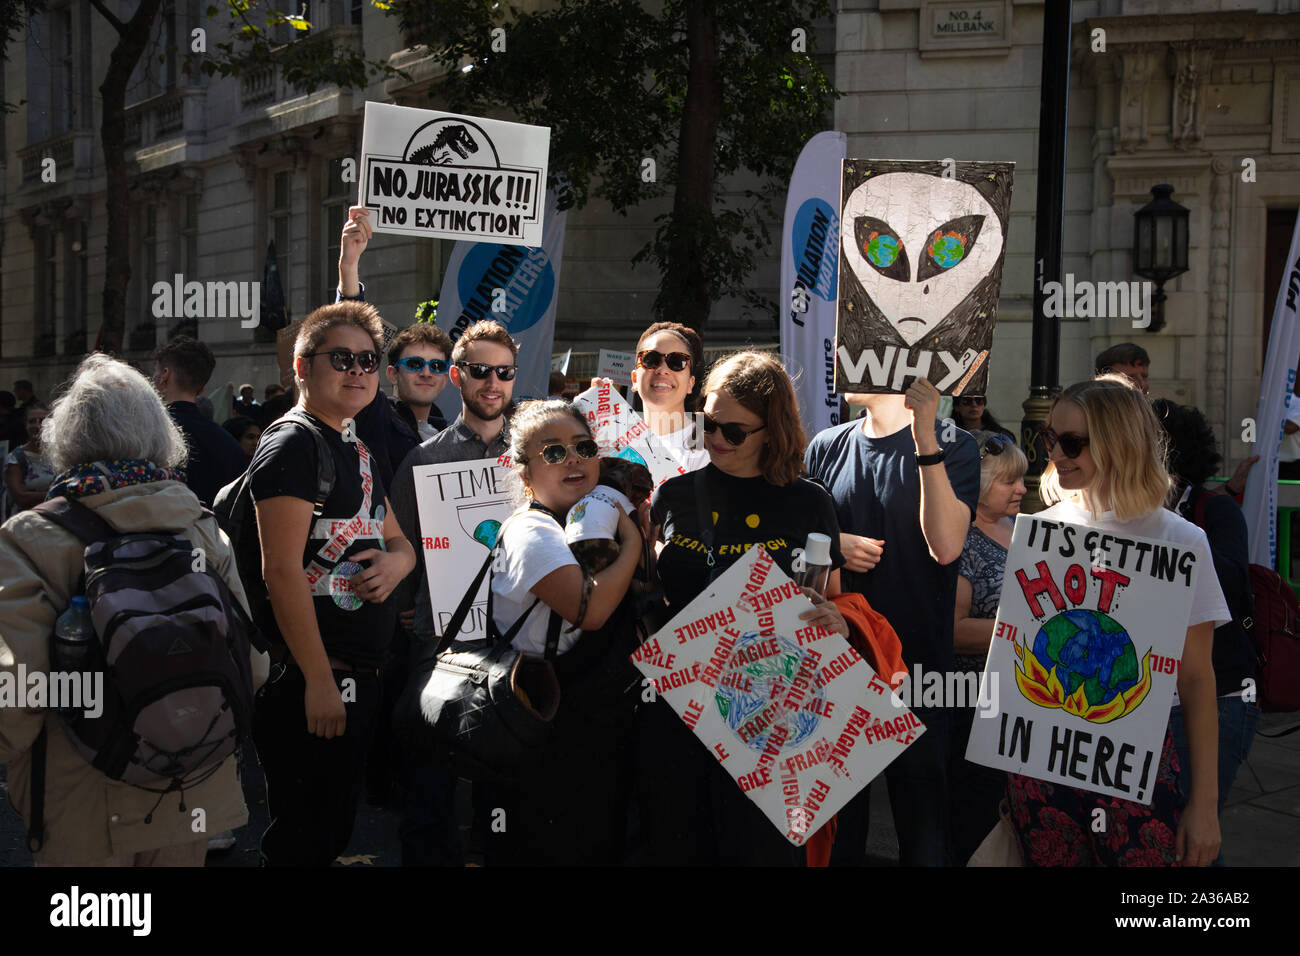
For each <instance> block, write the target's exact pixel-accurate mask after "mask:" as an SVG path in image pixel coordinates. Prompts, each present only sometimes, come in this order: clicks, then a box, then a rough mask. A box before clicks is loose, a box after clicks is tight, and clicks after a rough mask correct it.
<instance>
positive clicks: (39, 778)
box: [27, 724, 49, 853]
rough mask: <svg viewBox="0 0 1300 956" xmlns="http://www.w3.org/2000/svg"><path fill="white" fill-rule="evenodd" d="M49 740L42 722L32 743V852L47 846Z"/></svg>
mask: <svg viewBox="0 0 1300 956" xmlns="http://www.w3.org/2000/svg"><path fill="white" fill-rule="evenodd" d="M48 740H49V738H48V737H47V736H46V731H45V725H44V724H42V725H41V732H40V733H39V734H37V735H36V742H35V743H34V744H32V779H31V785H32V814H31V822H30V823H28V825H27V849H29V850H31V851H32V853H39V852H40V850H41V847H43V846H45V755H46V750H47V746H46V744H47V742H48Z"/></svg>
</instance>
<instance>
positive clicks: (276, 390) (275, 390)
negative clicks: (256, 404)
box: [262, 384, 284, 399]
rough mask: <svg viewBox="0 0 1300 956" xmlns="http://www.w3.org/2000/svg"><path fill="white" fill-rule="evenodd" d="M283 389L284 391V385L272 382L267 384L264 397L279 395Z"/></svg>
mask: <svg viewBox="0 0 1300 956" xmlns="http://www.w3.org/2000/svg"><path fill="white" fill-rule="evenodd" d="M283 391H284V386H283V385H275V384H271V385H268V386H266V391H264V392H263V393H262V398H263V399H267V398H271V397H272V396H275V395H279V394H280V393H281V392H283Z"/></svg>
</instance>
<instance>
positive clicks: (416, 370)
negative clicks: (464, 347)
mask: <svg viewBox="0 0 1300 956" xmlns="http://www.w3.org/2000/svg"><path fill="white" fill-rule="evenodd" d="M426 365H427V366H429V371H430V372H432V373H433V374H434V375H446V374H447V360H446V359H423V358H420V357H419V356H418V355H408V356H407V357H406V358H404V359H398V361H397V367H398V368H400V369H403V370H405V371H407V372H410V373H411V374H412V375H418V374H420V373H421V372H423V371H424V367H425V366H426Z"/></svg>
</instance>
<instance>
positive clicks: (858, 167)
mask: <svg viewBox="0 0 1300 956" xmlns="http://www.w3.org/2000/svg"><path fill="white" fill-rule="evenodd" d="M1014 168H1015V164H1014V163H984V162H980V163H974V162H962V163H959V162H955V161H953V160H945V161H943V162H914V161H906V160H864V159H846V160H845V161H844V165H843V181H842V187H841V193H840V269H839V317H838V321H837V324H836V363H835V388H836V391H841V392H846V391H847V392H902V391H905V390H906V388H907V386H908V385H910V384H911V382H912V380H913V379H914V378H916V377H917V376H924V377H925V378H928V379H929V380H930V381H931V382H933V383H934V384H935V385H936V386H937V387H938V388H939V391H940V392H942V393H943V394H945V395H960V394H963V393H971V394H983V392H984V388H985V383H986V381H987V378H988V357H989V350H990V348H991V346H992V344H993V325H994V322H995V320H996V318H997V304H998V292H999V289H1000V288H1001V283H1002V262H1003V257H1004V255H1005V252H1006V240H1007V226H1008V222H1009V217H1010V210H1011V181H1012V174H1013V170H1014Z"/></svg>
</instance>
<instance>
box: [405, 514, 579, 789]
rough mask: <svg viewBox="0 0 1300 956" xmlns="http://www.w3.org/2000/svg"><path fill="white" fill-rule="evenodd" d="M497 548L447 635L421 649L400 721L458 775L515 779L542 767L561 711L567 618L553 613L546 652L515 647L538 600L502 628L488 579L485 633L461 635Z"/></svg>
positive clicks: (420, 746)
mask: <svg viewBox="0 0 1300 956" xmlns="http://www.w3.org/2000/svg"><path fill="white" fill-rule="evenodd" d="M498 540H499V539H498ZM499 546H500V545H499V543H498V547H499ZM496 553H497V552H496V549H493V551H492V552H491V553H490V554H489V555H488V556H487V559H486V560H484V562H483V566H482V567H481V568H479V571H478V573H477V574H476V575H475V576H474V580H473V582H471V584H470V586H469V589H468V590H467V591H466V592H465V595H464V597H462V598H461V601H460V604H459V606H458V607H457V608H456V612H455V613H454V614H453V615H452V617H451V620H450V621H449V622H448V623H447V629H446V630H445V631H444V632H443V635H442V638H441V639H440V640H439V641H438V642H437V643H434V642H432V641H430V642H427V643H426V644H425V646H424V648H423V649H422V650H419V651H417V657H416V659H415V661H414V663H413V664H412V667H411V677H410V679H409V680H408V681H407V684H406V688H405V690H404V691H403V693H402V697H401V699H400V700H399V701H398V704H397V708H396V720H397V722H398V724H399V725H400V726H401V727H402V728H403V729H404V731H405V734H406V736H407V737H408V739H409V741H410V743H411V744H412V745H413V747H414V748H415V749H416V750H417V752H420V753H423V754H424V755H426V756H428V755H436V756H437V757H438V758H440V759H441V760H443V761H445V762H446V764H447V765H449V766H450V768H451V769H452V771H453V772H454V773H456V774H457V775H458V776H462V777H466V778H468V779H470V780H476V781H483V782H487V783H498V784H505V785H510V784H512V783H515V782H517V781H518V780H520V779H522V778H524V777H527V776H528V775H529V774H530V773H532V772H533V771H535V770H536V769H537V768H538V767H539V766H540V765H541V761H542V756H543V752H544V748H545V745H546V741H547V738H548V737H549V735H550V732H551V722H552V721H553V720H554V719H555V714H556V712H557V711H558V710H559V705H560V685H559V681H558V680H557V678H556V676H555V668H554V665H553V664H552V661H554V659H555V655H556V650H557V647H558V645H559V639H560V625H561V623H562V619H561V618H560V616H559V615H558V614H556V613H555V612H554V611H552V612H551V618H550V623H549V626H548V628H547V634H546V654H545V657H544V658H538V657H535V656H533V655H531V654H525V653H522V652H520V651H518V650H516V649H515V648H514V647H513V646H511V642H512V641H513V640H514V639H515V635H517V634H518V633H519V630H520V628H522V627H523V625H524V621H526V620H527V619H528V615H529V614H531V613H532V612H533V610H534V609H535V608H536V607H537V604H538V601H537V600H534V601H533V603H532V604H530V605H529V606H528V608H527V609H526V610H525V611H524V612H523V614H521V615H519V618H518V619H517V620H516V621H515V622H514V624H512V625H511V626H510V629H509V630H507V631H506V632H505V633H504V634H502V633H500V632H499V630H498V629H497V627H496V624H495V622H494V621H493V618H492V586H491V578H490V577H489V579H488V599H487V638H486V639H485V640H482V641H457V640H456V636H457V635H458V634H459V633H460V629H461V627H462V626H463V625H464V623H465V618H466V616H467V615H468V614H469V610H470V608H471V607H472V606H473V604H474V598H475V597H476V596H477V595H478V589H479V585H481V584H482V583H483V578H484V576H486V575H487V574H488V570H489V568H491V566H492V562H493V560H494V559H495V557H496Z"/></svg>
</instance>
